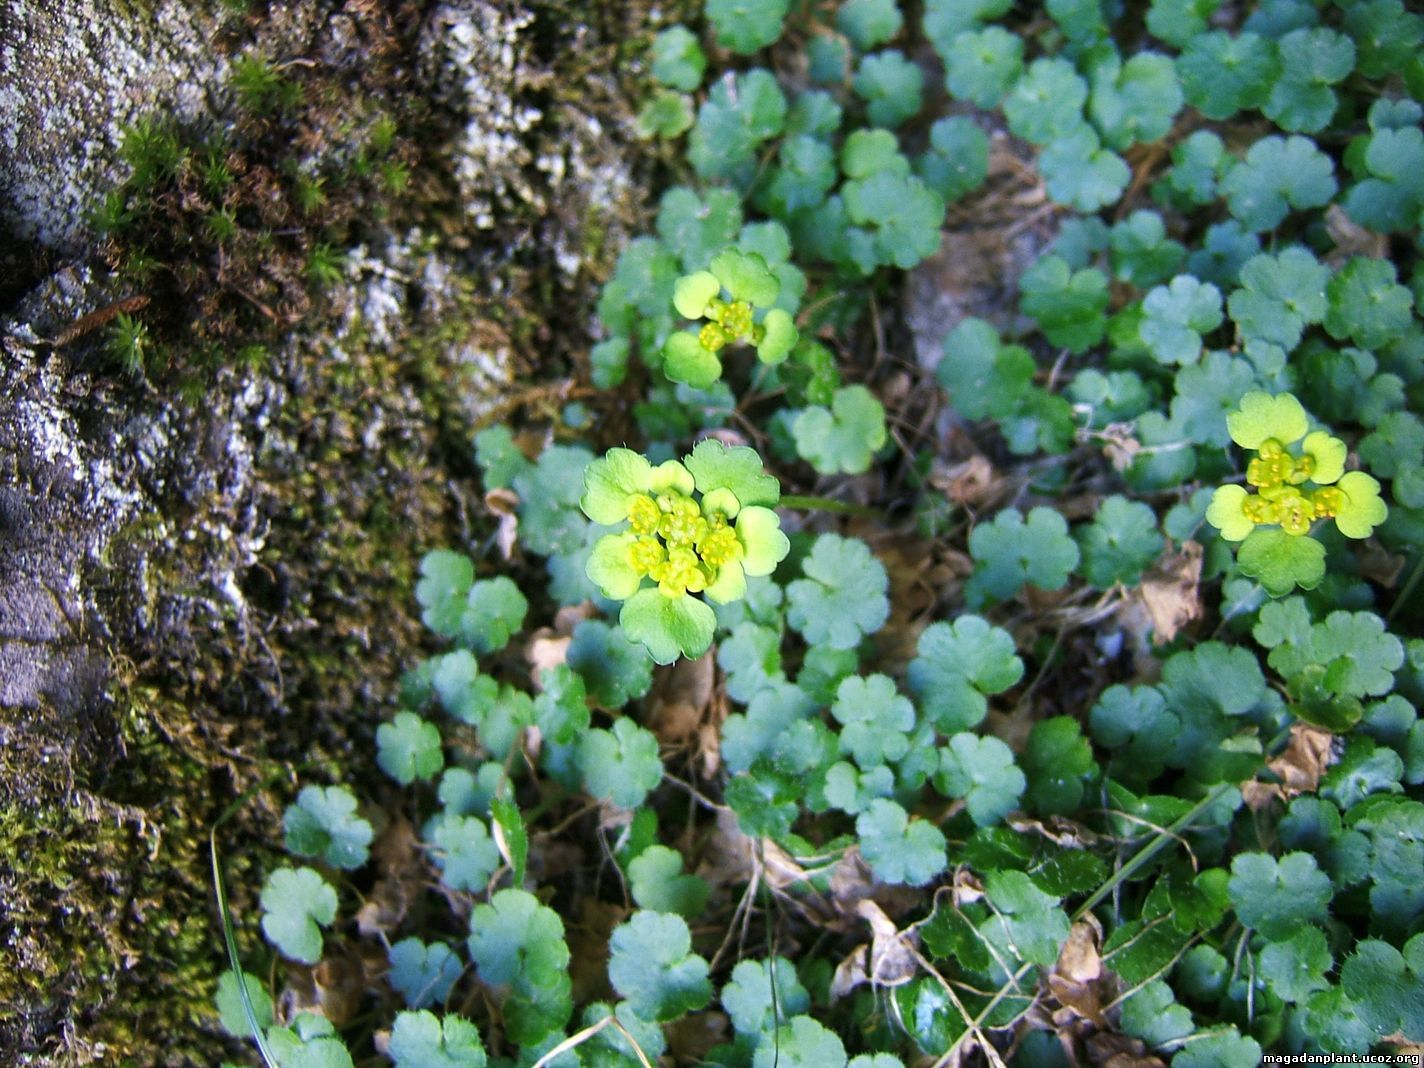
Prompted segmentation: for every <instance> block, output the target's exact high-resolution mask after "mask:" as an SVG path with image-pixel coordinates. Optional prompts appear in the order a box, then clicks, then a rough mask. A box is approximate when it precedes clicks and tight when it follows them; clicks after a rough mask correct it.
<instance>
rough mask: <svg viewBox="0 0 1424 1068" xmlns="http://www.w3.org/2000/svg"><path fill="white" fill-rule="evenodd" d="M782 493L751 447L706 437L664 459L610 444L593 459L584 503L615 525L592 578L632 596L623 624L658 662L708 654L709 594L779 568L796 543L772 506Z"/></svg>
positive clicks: (591, 568) (720, 600)
mask: <svg viewBox="0 0 1424 1068" xmlns="http://www.w3.org/2000/svg"><path fill="white" fill-rule="evenodd" d="M779 496H780V487H779V486H778V485H777V482H776V479H775V478H773V477H771V476H770V475H768V474H766V473H765V471H764V470H763V468H762V463H761V457H759V456H758V455H757V454H756V453H755V451H753V450H752V449H748V448H744V447H741V448H732V449H729V448H727V447H726V446H724V445H722V443H721V442H718V441H712V440H708V441H703V442H699V443H698V445H697V447H696V448H695V449H693V450H692V452H691V454H689V455H688V456H686V457H684V461H683V462H679V461H677V460H668V461H667V462H665V463H662V464H658V465H657V466H653V464H651V463H650V462H649V461H648V460H647V458H646V457H644V456H642V455H641V454H639V453H636V452H633V451H632V450H630V449H610V450H609V451H608V453H607V454H605V455H604V456H603V457H601V458H599V459H597V460H594V461H593V462H592V463H591V464H589V466H588V469H587V471H585V473H584V495H583V498H582V499H581V501H580V502H579V503H580V506H581V507H582V508H583V510H584V513H585V514H586V515H587V516H588V517H589V518H590V519H592V520H593V521H594V522H596V523H601V524H603V525H605V526H608V527H611V528H613V530H612V531H611V532H610V533H608V534H605V535H604V536H603V537H601V538H600V539H599V540H598V541H597V542H596V543H595V544H594V547H593V551H592V553H591V554H590V555H589V559H588V565H587V569H586V570H587V573H588V577H589V578H590V579H592V580H593V582H594V583H596V584H597V585H598V588H599V589H600V590H601V591H602V592H603V595H604V596H605V597H608V598H609V599H611V600H617V601H623V602H624V604H623V608H622V609H621V610H620V612H619V621H620V623H621V624H622V626H623V630H624V632H625V633H626V634H627V635H628V636H629V637H630V638H632V639H634V640H635V641H641V642H643V643H644V644H645V645H646V646H647V647H648V649H649V651H650V652H651V653H652V654H653V658H654V659H655V660H657V661H658V662H659V663H670V662H671V661H672V660H674V659H676V657H678V656H679V655H681V656H689V657H696V656H700V655H701V654H702V653H704V652H705V651H706V650H707V648H708V647H709V646H710V645H711V643H712V636H713V632H714V630H715V627H716V618H715V616H714V614H713V612H712V607H711V605H709V604H708V603H707V601H711V602H714V603H717V604H726V603H727V602H728V601H734V600H737V599H738V598H740V597H744V596H745V595H746V592H747V578H748V576H761V575H769V574H771V573H772V571H774V570H775V569H776V565H777V564H778V563H779V562H780V561H781V560H782V559H783V558H784V557H785V556H786V554H787V552H788V551H789V549H790V542H788V541H787V538H786V535H785V534H784V533H782V531H781V520H780V519H779V518H778V517H777V514H776V512H774V511H773V510H772V506H774V505H775V504H776V502H777V499H778V498H779ZM649 583H651V585H649ZM697 595H700V597H699V596H697ZM702 598H705V599H706V600H703V599H702Z"/></svg>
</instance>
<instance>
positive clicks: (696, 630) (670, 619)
mask: <svg viewBox="0 0 1424 1068" xmlns="http://www.w3.org/2000/svg"><path fill="white" fill-rule="evenodd" d="M618 623H619V625H620V626H621V627H622V628H623V633H624V634H625V635H627V636H628V638H629V639H630V640H631V641H635V642H642V643H643V645H645V646H646V647H647V650H648V653H649V654H650V655H651V656H652V658H653V659H654V660H655V661H656V662H657V663H659V664H671V663H672V662H673V661H674V660H676V659H677V658H678V656H680V655H681V656H685V657H687V658H688V659H689V660H696V659H697V658H698V657H699V656H701V655H702V654H703V653H705V652H706V651H707V650H708V649H710V648H711V647H712V637H713V635H714V634H716V632H717V616H716V614H715V613H713V611H712V606H711V605H709V604H707V603H706V602H705V601H700V600H698V599H697V598H696V597H693V596H691V595H689V594H686V593H684V594H682V595H681V596H680V597H668V596H665V595H664V594H662V593H661V592H659V591H658V590H657V589H655V588H649V589H646V590H640V591H639V592H638V593H635V594H634V595H633V596H632V597H630V598H629V599H628V600H627V601H625V602H624V604H623V610H622V612H620V613H619V614H618Z"/></svg>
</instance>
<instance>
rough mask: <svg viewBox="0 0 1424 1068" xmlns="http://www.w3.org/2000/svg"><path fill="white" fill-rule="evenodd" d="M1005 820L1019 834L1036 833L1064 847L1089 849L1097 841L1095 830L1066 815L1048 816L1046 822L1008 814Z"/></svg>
mask: <svg viewBox="0 0 1424 1068" xmlns="http://www.w3.org/2000/svg"><path fill="white" fill-rule="evenodd" d="M1005 822H1006V823H1007V824H1008V825H1009V826H1010V827H1012V828H1013V829H1014V830H1016V831H1018V832H1020V833H1021V834H1036V835H1039V836H1040V837H1042V838H1046V839H1048V840H1049V841H1050V842H1052V843H1053V844H1054V845H1056V846H1062V847H1063V848H1064V849H1089V848H1091V847H1092V846H1094V845H1096V844H1097V843H1098V835H1097V833H1096V832H1094V831H1091V830H1089V829H1088V828H1087V827H1085V826H1083V825H1082V824H1081V823H1075V822H1074V821H1073V820H1070V819H1068V818H1067V817H1066V816H1049V817H1048V822H1047V823H1045V822H1043V821H1042V820H1035V819H1029V818H1028V817H1027V816H1010V817H1009V818H1008V819H1007V820H1005Z"/></svg>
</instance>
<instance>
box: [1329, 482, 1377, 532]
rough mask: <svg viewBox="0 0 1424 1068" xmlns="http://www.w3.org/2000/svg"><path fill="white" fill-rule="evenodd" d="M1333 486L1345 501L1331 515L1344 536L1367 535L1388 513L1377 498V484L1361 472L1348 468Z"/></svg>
mask: <svg viewBox="0 0 1424 1068" xmlns="http://www.w3.org/2000/svg"><path fill="white" fill-rule="evenodd" d="M1336 485H1337V487H1338V488H1339V490H1340V492H1341V493H1343V494H1344V495H1345V503H1344V504H1343V505H1341V506H1340V510H1339V512H1337V513H1336V514H1335V525H1336V526H1337V527H1338V528H1339V529H1340V533H1341V534H1343V535H1345V537H1347V538H1368V537H1369V536H1370V535H1371V534H1372V533H1374V529H1375V527H1377V526H1379V525H1380V524H1381V523H1383V522H1384V520H1385V517H1386V516H1387V515H1389V508H1387V507H1386V506H1385V503H1384V501H1382V500H1380V495H1379V490H1380V484H1379V483H1378V482H1376V481H1375V480H1374V479H1373V478H1371V477H1370V476H1369V475H1367V474H1365V473H1364V472H1363V471H1348V472H1346V473H1345V474H1344V475H1342V476H1341V478H1340V481H1339V482H1338V483H1337V484H1336Z"/></svg>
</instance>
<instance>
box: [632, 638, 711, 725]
mask: <svg viewBox="0 0 1424 1068" xmlns="http://www.w3.org/2000/svg"><path fill="white" fill-rule="evenodd" d="M716 681H717V664H716V661H715V660H714V659H713V654H712V651H711V650H710V649H709V650H708V651H707V652H706V653H703V654H702V655H701V656H699V657H698V658H697V659H696V660H679V661H678V662H677V663H675V664H673V665H672V667H670V668H666V669H664V670H662V671H659V672H658V676H657V678H656V679H655V680H654V682H653V689H652V692H651V693H650V694H649V695H648V701H647V705H646V707H647V708H648V709H649V710H650V711H649V715H648V727H649V729H651V730H652V732H653V733H654V734H656V735H657V736H658V741H660V742H661V743H662V744H663V745H666V746H672V747H681V746H683V745H685V744H686V743H687V742H688V740H689V739H691V738H692V737H693V736H694V735H696V734H697V729H698V726H699V725H700V724H701V723H702V722H703V719H704V717H705V715H706V713H707V710H708V708H709V707H710V705H711V704H712V692H713V687H714V686H715V684H716Z"/></svg>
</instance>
